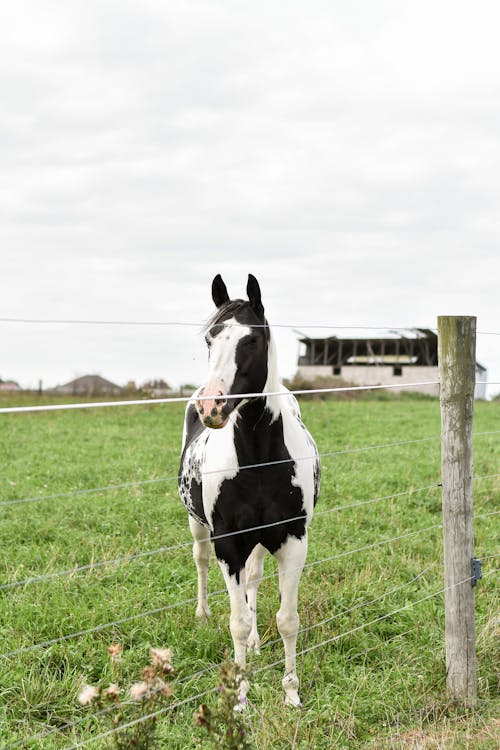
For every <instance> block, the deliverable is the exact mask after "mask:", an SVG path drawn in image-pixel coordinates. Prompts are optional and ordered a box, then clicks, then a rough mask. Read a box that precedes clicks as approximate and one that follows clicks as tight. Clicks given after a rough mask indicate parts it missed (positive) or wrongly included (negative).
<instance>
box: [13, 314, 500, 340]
mask: <svg viewBox="0 0 500 750" xmlns="http://www.w3.org/2000/svg"><path fill="white" fill-rule="evenodd" d="M0 323H28V324H35V325H91V326H92V325H98V326H150V327H165V328H166V327H172V328H173V327H179V328H199V329H202V328H203V327H204V326H205V325H206V323H195V322H189V321H180V320H103V319H100V320H99V319H97V320H91V319H83V320H79V319H76V318H29V317H27V318H24V317H22V318H17V317H10V316H9V317H1V318H0ZM224 325H225V326H238V325H241V324H240V323H230V322H227V321H226V322H224ZM248 327H251V328H267V327H268V324H265V323H253V324H250V325H249V326H248ZM272 328H287V329H291V330H293V331H295V332H298V333H300V331H301V330H302V329H304V330H311V329H314V330H327V331H328V330H339V329H343V330H345V331H349V330H350V331H387V332H388V333H398V332H400V331H411V332H412V333H415V332H418V331H432V332H434V333H437V331H438V329H437V328H435V327H433V326H408V325H406V326H387V325H386V326H374V325H371V324H369V325H363V324H360V325H344V324H342V323H334V324H330V323H273V324H272ZM476 334H481V335H482V336H500V332H498V331H476Z"/></svg>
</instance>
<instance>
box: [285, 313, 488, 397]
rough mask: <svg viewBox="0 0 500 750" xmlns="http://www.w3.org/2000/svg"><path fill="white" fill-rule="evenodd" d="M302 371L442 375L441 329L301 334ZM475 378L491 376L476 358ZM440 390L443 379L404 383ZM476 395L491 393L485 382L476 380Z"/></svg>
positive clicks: (381, 380) (309, 376) (382, 380)
mask: <svg viewBox="0 0 500 750" xmlns="http://www.w3.org/2000/svg"><path fill="white" fill-rule="evenodd" d="M299 342H300V352H299V358H298V371H297V375H298V377H300V378H302V379H304V380H315V379H316V378H318V377H327V376H336V377H339V378H342V379H343V380H346V381H348V382H349V383H354V384H355V385H395V384H399V383H420V382H425V381H432V380H434V381H435V380H438V379H439V374H438V346H437V334H436V333H435V332H434V331H431V330H428V329H421V328H415V329H411V330H408V331H406V332H405V333H404V334H401V333H396V332H391V333H388V334H386V335H385V336H373V335H369V336H366V337H362V336H356V337H346V338H338V337H337V336H331V337H328V338H324V337H323V338H314V337H312V336H308V335H306V334H300V338H299ZM476 379H477V380H486V379H487V378H486V368H485V367H483V365H481V364H479V362H476ZM398 390H402V391H403V390H409V391H421V392H422V393H428V394H432V395H435V396H437V395H438V394H439V385H438V384H435V385H432V386H428V385H427V386H407V387H405V386H401V388H398ZM475 395H476V398H486V386H485V385H482V384H480V385H477V386H476V392H475Z"/></svg>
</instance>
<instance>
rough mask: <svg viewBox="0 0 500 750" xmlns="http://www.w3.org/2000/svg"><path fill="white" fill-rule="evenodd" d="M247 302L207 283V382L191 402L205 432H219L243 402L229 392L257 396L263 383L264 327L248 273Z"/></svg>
mask: <svg viewBox="0 0 500 750" xmlns="http://www.w3.org/2000/svg"><path fill="white" fill-rule="evenodd" d="M247 295H248V302H247V301H245V300H241V299H236V300H230V299H229V295H228V293H227V289H226V285H225V284H224V282H223V280H222V278H221V276H220V275H217V276H216V277H215V279H214V280H213V282H212V298H213V300H214V302H215V304H216V306H217V311H216V312H215V314H214V315H213V316H212V318H211V319H210V320H209V322H208V323H207V325H206V327H205V341H206V343H207V346H208V364H209V371H208V378H207V382H206V384H205V385H204V386H203V388H202V389H201V390H200V392H199V394H198V396H200V397H201V396H203V398H200V400H198V401H197V402H196V409H197V411H198V415H199V417H200V419H201V421H202V422H203V424H204V425H205V426H206V427H213V428H216V429H218V428H220V427H224V425H225V424H226V422H227V420H228V418H229V415H230V414H231V412H232V411H234V409H236V407H237V406H238V405H239V404H240V403H241V402H242V401H243V399H242V398H231V394H233V393H260V392H262V390H263V389H264V386H265V384H266V380H267V355H268V345H269V326H268V324H267V321H266V319H265V317H264V307H263V306H262V300H261V294H260V287H259V283H258V281H257V279H256V278H255V277H254V276H252V275H251V274H249V276H248V284H247Z"/></svg>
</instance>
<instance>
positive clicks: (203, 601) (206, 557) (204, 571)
mask: <svg viewBox="0 0 500 750" xmlns="http://www.w3.org/2000/svg"><path fill="white" fill-rule="evenodd" d="M189 528H190V530H191V534H192V535H193V539H194V544H193V557H194V561H195V564H196V570H197V572H198V605H197V607H196V617H210V607H209V606H208V602H207V576H208V565H209V563H210V556H211V554H212V543H211V541H210V532H209V531H208V529H206V528H205V527H204V526H202V525H201V523H198V521H195V519H194V518H193V517H192V516H189Z"/></svg>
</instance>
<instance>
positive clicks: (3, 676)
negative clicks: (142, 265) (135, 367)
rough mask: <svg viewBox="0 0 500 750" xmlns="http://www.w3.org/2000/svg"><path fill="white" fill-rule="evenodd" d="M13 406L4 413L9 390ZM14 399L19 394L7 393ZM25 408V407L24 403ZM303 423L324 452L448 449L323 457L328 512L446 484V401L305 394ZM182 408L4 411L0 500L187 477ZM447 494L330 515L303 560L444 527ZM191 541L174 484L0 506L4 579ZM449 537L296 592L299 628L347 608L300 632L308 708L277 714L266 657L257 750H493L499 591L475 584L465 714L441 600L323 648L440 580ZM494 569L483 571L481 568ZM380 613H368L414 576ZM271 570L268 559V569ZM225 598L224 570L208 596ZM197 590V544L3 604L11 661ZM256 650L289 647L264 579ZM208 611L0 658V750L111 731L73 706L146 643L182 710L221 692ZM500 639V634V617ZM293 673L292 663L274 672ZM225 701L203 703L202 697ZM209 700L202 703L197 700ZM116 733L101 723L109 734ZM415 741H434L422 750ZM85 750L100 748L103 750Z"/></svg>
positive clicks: (332, 567)
mask: <svg viewBox="0 0 500 750" xmlns="http://www.w3.org/2000/svg"><path fill="white" fill-rule="evenodd" d="M1 398H2V402H1V403H2V405H9V402H8V399H7V397H6V396H2V397H1ZM11 398H12V397H11ZM17 399H19V397H17ZM302 411H303V417H304V420H305V422H306V423H307V425H308V427H309V428H310V430H311V432H312V434H313V435H314V436H315V438H316V440H317V443H318V446H319V449H320V451H321V452H334V451H343V450H346V449H350V448H356V447H362V446H367V445H379V444H383V443H389V442H398V441H403V440H408V439H416V438H425V437H429V436H436V438H437V439H436V440H431V441H427V442H421V443H413V444H410V445H401V446H395V447H390V448H380V449H375V450H370V451H366V452H360V453H346V454H341V455H335V456H331V457H326V458H324V459H323V479H322V493H321V498H320V502H319V505H318V511H324V510H327V509H328V508H333V507H334V506H338V505H349V504H351V503H355V502H358V501H362V500H365V499H370V498H374V497H379V496H385V495H391V493H397V492H401V491H404V490H407V489H409V488H418V487H423V486H426V485H431V484H435V483H437V482H439V423H440V417H439V404H438V402H437V401H436V400H434V399H430V398H418V397H410V396H403V395H401V396H399V397H391V398H377V399H374V398H373V397H371V398H370V397H361V398H357V399H356V400H338V401H337V400H329V401H310V402H304V403H303V404H302ZM182 420H183V406H182V405H177V404H174V405H155V406H138V407H116V408H109V409H96V410H81V411H79V410H76V411H67V412H47V413H45V412H44V413H30V414H14V415H0V455H1V456H2V462H1V466H0V488H1V494H0V501H5V500H10V499H17V498H31V497H37V496H40V495H50V494H54V493H64V492H71V491H73V490H82V489H86V488H92V487H104V486H108V485H112V484H121V483H124V482H134V481H141V480H146V479H158V478H163V477H172V476H175V475H176V473H177V469H178V456H179V450H180V439H181V429H182ZM499 424H500V403H497V402H493V403H484V402H480V403H477V404H476V410H475V423H474V429H475V431H476V432H483V431H488V430H495V429H500V427H499ZM499 437H500V436H499V435H484V436H478V437H476V438H475V441H474V443H475V473H476V474H477V475H479V474H494V473H498V471H499V468H498V467H499V464H500V461H499V457H500V440H499ZM498 489H499V483H498V479H485V480H481V481H477V482H476V483H475V510H476V514H481V513H485V512H489V511H492V510H494V509H498ZM440 501H441V498H440V492H439V489H437V488H433V489H429V490H425V491H421V492H415V493H412V494H407V495H403V496H401V497H395V498H394V497H393V498H390V499H387V500H383V501H380V502H378V503H374V504H369V505H366V506H364V507H358V508H352V509H348V510H344V511H341V512H332V513H329V514H324V515H318V516H317V517H316V518H315V520H313V523H312V526H311V530H310V547H309V555H308V561H309V562H312V561H314V560H319V559H321V558H324V557H331V556H332V555H336V554H339V553H341V552H344V551H347V550H350V549H355V548H357V547H361V546H366V545H370V544H371V543H373V542H374V541H378V540H382V539H386V538H387V539H388V538H391V537H395V536H398V535H402V534H405V533H407V532H409V531H413V530H418V529H425V528H426V527H428V526H431V525H433V524H439V523H440ZM498 531H499V524H498V517H496V516H493V517H490V518H483V519H478V520H477V522H476V525H475V533H476V554H477V555H478V556H479V557H481V556H484V557H487V556H488V555H494V554H498V552H499V549H498V547H499V544H498V541H499V540H498V536H499V535H498ZM184 541H189V531H188V526H187V517H186V513H185V511H184V508H183V507H182V505H181V503H180V501H179V499H178V496H177V489H176V482H175V481H172V480H170V481H165V482H160V483H157V484H149V485H142V486H137V487H130V488H127V489H116V490H108V491H102V492H97V493H93V494H82V495H73V496H69V497H59V498H54V499H45V500H41V501H39V502H33V503H26V504H21V505H11V506H9V505H7V506H0V549H1V550H2V556H1V563H0V564H1V578H0V581H1V582H9V581H13V580H22V579H25V578H27V577H29V576H37V575H40V574H45V573H50V572H52V571H59V570H66V569H71V568H72V567H74V566H78V565H85V564H88V563H90V562H92V561H93V560H95V561H97V560H104V559H109V560H111V559H113V558H115V557H118V556H121V555H127V554H130V553H135V552H140V551H143V550H152V549H156V548H158V547H161V546H164V545H166V546H168V545H173V544H177V543H179V542H184ZM441 555H442V551H441V531H440V529H436V530H432V531H426V532H423V533H421V534H418V535H415V536H412V537H409V538H406V539H401V540H400V541H396V542H392V543H389V544H384V545H380V546H378V547H375V548H373V549H368V550H365V551H362V552H359V553H357V554H354V555H350V556H345V557H341V558H338V559H335V560H332V561H330V562H326V563H323V564H319V565H315V566H311V567H309V568H307V569H306V570H305V571H304V574H303V578H302V582H301V588H300V606H299V610H300V615H301V625H302V627H309V626H312V625H314V624H315V623H318V622H319V621H321V620H324V619H326V618H331V617H332V616H334V615H335V619H333V620H331V621H330V622H327V623H325V624H324V625H321V626H319V627H315V628H312V629H310V630H308V631H307V632H305V633H303V634H302V635H301V636H300V638H299V646H298V648H299V650H300V649H307V648H310V647H312V646H316V645H318V648H316V649H314V650H311V651H309V652H308V653H306V654H304V655H303V656H301V657H299V676H300V679H301V696H302V699H303V702H304V709H303V710H302V711H301V712H294V711H292V710H289V709H288V710H287V709H285V708H284V706H283V695H282V690H281V677H282V671H283V665H282V657H283V649H282V645H281V644H280V643H278V644H275V645H271V646H269V647H268V648H264V649H263V651H262V654H261V656H260V657H255V656H253V657H252V658H251V659H250V664H251V667H252V669H253V670H254V672H255V673H254V677H253V679H252V683H251V690H250V694H249V698H250V708H249V710H248V712H247V722H248V726H249V730H250V733H251V737H252V740H253V743H254V745H255V747H256V748H259V750H261V749H262V750H264V749H265V750H271V749H272V750H277V749H281V748H283V750H284V749H285V748H304V749H305V748H320V749H323V748H324V749H325V750H326V749H327V748H332V747H334V748H365V747H366V748H370V747H373V748H375V747H377V748H381V747H382V748H385V747H387V748H394V747H396V748H399V747H401V748H406V747H408V748H416V747H422V748H440V747H443V748H467V747H471V748H479V749H481V750H489V748H491V749H492V750H493V748H495V747H496V746H497V737H496V735H495V729H496V730H497V731H498V723H496V724H495V722H496V719H495V716H497V715H498V674H497V673H496V672H495V651H494V635H495V617H496V613H497V612H498V593H497V592H498V583H497V581H498V579H497V578H496V576H495V575H491V576H489V577H485V579H484V580H483V581H482V582H480V583H479V584H478V586H477V589H476V591H477V595H476V605H477V606H476V611H477V635H478V638H477V647H478V677H479V699H480V702H479V704H478V708H477V709H476V710H475V711H461V710H459V709H457V708H454V707H452V706H450V705H449V704H448V702H447V699H446V691H445V674H444V663H443V650H444V645H443V629H444V615H443V601H442V596H441V595H439V596H436V597H433V598H430V599H428V600H427V601H425V602H422V603H420V604H416V605H415V606H414V607H411V606H410V607H408V608H407V609H404V610H403V611H401V612H399V613H398V614H394V615H392V616H390V617H387V618H385V619H381V620H380V621H379V622H377V623H374V624H373V625H367V626H366V627H364V628H362V629H358V630H355V631H354V632H353V633H351V634H349V635H346V636H344V637H342V638H340V639H338V640H336V641H334V642H333V643H331V644H329V645H324V646H321V645H319V644H321V643H322V642H323V641H325V640H327V639H329V638H332V637H333V636H335V635H339V634H342V633H343V632H345V631H347V630H352V629H354V628H357V627H358V626H361V625H364V624H366V623H369V622H371V621H372V620H375V619H377V618H379V617H381V616H382V615H385V614H388V613H391V612H392V611H393V610H396V609H400V608H401V607H405V606H406V605H410V604H411V603H412V602H416V601H417V600H418V599H421V598H422V597H424V596H426V595H427V594H429V593H431V592H433V591H437V590H438V589H440V588H441V587H442V585H443V584H442V571H441ZM495 567H498V559H497V560H489V561H485V563H484V571H485V572H487V571H488V570H490V569H494V568H495ZM424 569H427V571H426V572H425V574H424V575H423V576H421V577H420V578H419V579H418V580H417V581H415V582H414V583H413V584H411V585H410V586H407V587H405V588H401V589H400V590H398V591H395V592H394V593H392V594H388V595H387V596H386V597H384V598H380V599H379V600H378V601H377V602H375V603H373V604H372V605H369V606H365V607H358V608H357V609H354V610H353V611H351V612H349V613H344V612H345V610H348V609H350V608H352V607H354V606H356V605H358V604H362V603H364V602H369V601H371V600H372V599H375V598H376V597H380V596H381V595H382V594H384V593H385V592H390V591H391V590H392V589H394V588H395V587H398V586H401V585H402V584H404V583H406V582H408V581H409V580H411V579H412V578H413V577H415V576H416V575H417V574H419V573H420V572H421V571H422V570H424ZM273 572H275V564H274V560H273V559H272V558H269V559H268V560H267V561H266V570H265V573H273ZM221 588H223V581H222V577H221V575H220V573H219V571H218V568H217V566H216V565H215V564H213V565H212V566H211V571H210V589H211V590H212V591H215V590H217V589H221ZM194 595H195V570H194V564H193V562H192V558H191V550H190V547H183V548H181V549H176V550H175V551H172V552H170V553H164V554H157V555H152V556H150V557H144V558H141V559H138V560H135V561H132V562H128V563H124V564H121V565H109V566H106V567H104V568H100V569H97V570H93V571H87V572H83V573H79V574H74V575H71V576H62V577H60V578H53V579H49V580H47V581H42V582H39V583H33V584H30V585H25V586H20V587H17V588H12V589H7V590H3V591H0V597H1V605H0V632H1V634H2V638H1V647H0V652H1V653H5V652H8V651H10V650H15V649H18V648H23V647H29V646H30V645H32V644H36V643H38V642H40V641H44V640H49V639H53V638H58V637H60V636H63V635H66V634H69V633H72V632H75V631H80V630H85V629H87V628H91V627H93V626H96V625H100V624H102V623H108V622H112V621H114V620H117V619H120V618H124V617H131V616H133V615H137V614H141V613H143V612H146V611H148V610H151V609H155V608H160V607H164V606H166V605H169V604H175V603H176V602H179V601H182V600H184V599H190V598H191V597H193V596H194ZM259 603H260V610H259V614H258V619H259V629H260V634H261V638H262V639H263V640H264V641H271V640H274V639H275V638H276V637H277V635H278V634H277V631H276V625H275V620H274V617H275V612H276V609H277V608H278V606H279V604H278V594H277V585H276V579H275V578H271V579H270V580H265V581H264V582H263V583H262V585H261V590H260V596H259ZM211 606H212V612H213V616H212V618H211V619H210V621H208V622H206V623H202V624H195V622H194V605H193V604H187V605H185V606H176V607H174V608H172V609H169V610H168V611H164V612H162V613H159V614H156V615H151V616H147V617H141V618H138V619H135V620H131V621H129V622H127V623H124V624H122V625H115V626H112V627H109V628H107V629H104V630H102V631H100V632H97V633H93V634H88V635H83V636H80V637H77V638H72V639H70V640H67V641H64V642H62V643H59V644H56V645H54V646H51V647H47V648H40V649H35V650H33V651H29V652H26V653H23V654H19V655H16V656H12V657H9V658H3V659H0V740H1V743H0V747H3V746H8V745H9V743H11V742H14V741H15V740H18V739H22V738H23V737H27V736H29V735H33V734H35V733H37V732H48V731H50V730H53V729H57V728H58V727H61V726H63V725H64V724H66V723H67V722H74V721H79V720H80V719H84V720H83V721H80V722H79V723H78V724H77V725H76V726H75V727H73V728H70V729H67V730H64V731H61V732H59V731H58V732H54V733H52V734H50V735H47V736H46V737H45V738H40V739H36V740H33V741H32V742H31V744H29V745H28V746H29V747H32V748H41V749H43V750H45V749H47V750H49V749H50V750H59V749H60V748H65V747H68V746H70V745H71V744H72V743H74V742H76V741H77V740H84V739H88V738H90V737H92V735H93V734H96V733H98V731H99V728H100V725H98V724H97V722H93V721H92V720H89V719H85V717H86V716H87V713H86V711H85V709H82V708H80V707H79V706H78V705H77V702H76V695H77V692H78V690H79V688H80V687H81V685H82V683H83V682H84V681H89V682H93V681H94V682H96V681H100V680H103V679H105V678H106V676H107V675H109V663H108V658H107V647H108V645H109V644H110V643H111V642H120V643H121V644H123V646H124V650H125V653H124V661H123V667H124V670H125V673H126V674H128V675H130V676H132V675H134V674H135V672H134V670H137V668H138V667H139V666H141V665H142V664H143V662H144V660H145V656H146V653H147V648H148V646H149V645H156V646H167V645H168V646H170V647H172V649H173V652H174V661H175V665H176V668H177V676H178V678H179V679H180V680H181V679H182V680H184V678H188V679H185V680H184V681H183V682H180V681H179V683H178V684H177V685H176V687H175V700H183V699H185V698H189V697H190V696H193V695H195V694H196V693H199V692H201V691H203V690H206V689H210V688H213V687H214V686H215V685H216V684H217V671H216V670H215V669H214V670H213V671H211V672H208V673H206V674H204V675H202V676H200V677H197V678H189V676H190V675H192V674H193V673H194V672H196V670H202V669H206V668H207V667H209V666H211V665H212V666H215V665H217V664H218V663H219V662H220V661H221V660H222V659H223V657H224V651H225V649H226V648H227V647H228V646H229V645H230V643H231V640H230V635H229V628H228V619H229V618H228V614H229V612H228V610H229V604H228V598H227V596H226V595H225V594H224V595H217V596H214V597H212V600H211ZM497 627H498V624H497ZM276 661H279V664H278V666H273V667H271V668H269V669H263V671H260V669H261V668H262V667H263V668H265V667H266V665H271V664H273V663H274V662H276ZM211 700H212V701H213V700H214V699H213V698H211V697H210V696H208V697H207V698H206V701H207V702H208V703H210V701H211ZM199 702H200V701H198V703H199ZM196 707H197V702H195V701H194V702H193V703H191V704H189V703H188V704H187V705H185V706H183V707H181V708H179V709H177V710H176V711H175V712H173V714H172V715H171V716H167V717H166V718H163V719H162V720H161V721H160V722H159V737H160V742H159V745H158V747H161V748H169V749H170V748H173V749H178V750H186V749H189V748H195V747H196V746H197V741H198V740H197V737H203V735H201V734H200V733H199V732H198V731H197V730H195V729H193V726H192V713H193V711H194V710H195V708H196ZM102 728H103V727H101V729H102ZM419 743H420V744H419ZM88 747H90V748H92V750H100V749H101V748H104V747H106V744H105V742H104V741H96V742H94V743H91V744H90V745H89V746H88Z"/></svg>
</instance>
